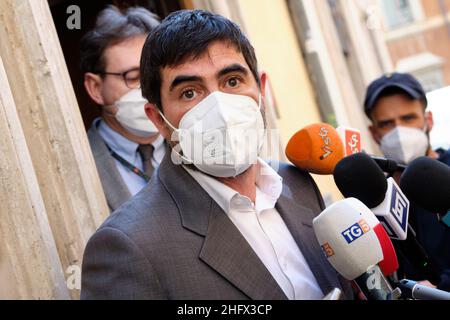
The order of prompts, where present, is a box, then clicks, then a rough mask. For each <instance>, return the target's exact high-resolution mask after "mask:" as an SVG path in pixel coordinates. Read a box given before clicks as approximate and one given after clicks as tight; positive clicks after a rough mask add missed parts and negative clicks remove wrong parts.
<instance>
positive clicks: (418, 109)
mask: <svg viewBox="0 0 450 320" xmlns="http://www.w3.org/2000/svg"><path fill="white" fill-rule="evenodd" d="M426 108H427V98H426V94H425V91H424V89H423V87H422V85H421V84H420V83H419V82H418V81H417V80H416V79H415V78H414V77H413V76H412V75H410V74H404V73H393V74H388V75H384V76H382V77H381V78H379V79H377V80H375V81H374V82H373V83H372V84H371V85H370V86H369V87H368V89H367V94H366V99H365V103H364V109H365V113H366V115H367V116H368V117H369V119H370V120H371V122H372V125H371V126H370V127H369V129H370V132H371V134H372V136H373V138H374V140H375V141H376V142H377V144H378V145H379V146H380V149H381V151H382V152H383V153H384V155H385V157H386V158H389V159H392V160H395V161H396V162H397V163H400V164H404V165H408V164H409V163H411V162H412V161H414V160H415V159H417V158H419V157H422V156H428V157H431V158H433V159H437V160H439V161H441V162H443V163H446V164H447V165H450V151H444V150H437V151H434V150H433V149H432V148H431V145H430V131H431V130H432V129H433V115H432V114H431V112H429V111H428V112H427V111H426ZM395 178H396V180H397V181H398V180H399V178H400V177H399V176H398V177H395ZM409 222H410V224H411V226H412V227H413V229H414V230H415V231H416V233H417V239H418V241H419V242H420V243H421V245H422V246H423V247H424V249H425V251H426V252H427V253H428V255H429V256H430V259H431V260H432V262H433V263H434V264H435V265H436V267H437V268H438V269H439V272H441V273H442V274H441V279H440V280H439V279H437V280H435V281H433V282H440V283H439V288H441V289H445V290H450V279H449V276H448V275H450V272H449V270H450V250H448V248H449V247H450V232H449V230H448V229H447V228H446V227H445V226H444V225H442V224H440V223H439V221H438V219H437V217H436V215H434V214H432V213H430V212H427V211H425V210H423V209H421V208H413V207H412V208H411V210H410V221H409ZM399 258H400V264H401V268H402V269H403V272H404V274H405V276H406V277H407V278H410V279H412V280H423V279H424V277H426V276H425V275H424V274H423V273H421V272H420V271H419V268H417V267H415V266H413V265H412V264H410V263H409V261H407V259H405V257H402V256H400V257H399ZM444 270H447V271H444ZM429 280H430V279H429ZM435 284H438V283H435Z"/></svg>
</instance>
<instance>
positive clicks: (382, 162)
mask: <svg viewBox="0 0 450 320" xmlns="http://www.w3.org/2000/svg"><path fill="white" fill-rule="evenodd" d="M371 158H372V159H373V160H374V161H375V162H376V163H377V165H378V166H379V167H380V169H381V170H383V171H384V172H386V173H388V174H390V175H393V174H394V173H396V172H400V173H402V172H404V171H405V170H406V166H404V165H402V164H398V163H397V162H395V161H394V160H391V159H385V158H380V157H375V156H371Z"/></svg>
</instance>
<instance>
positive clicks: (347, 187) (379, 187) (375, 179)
mask: <svg viewBox="0 0 450 320" xmlns="http://www.w3.org/2000/svg"><path fill="white" fill-rule="evenodd" d="M333 176H334V181H335V183H336V185H337V187H338V188H339V190H340V191H341V193H342V194H343V195H344V197H346V198H356V199H358V200H360V201H362V202H363V203H364V204H365V205H366V206H368V207H369V208H375V207H377V206H378V205H379V204H380V203H382V202H383V200H384V198H385V196H386V191H387V187H388V186H387V181H386V177H385V175H384V173H383V171H381V169H380V168H379V167H378V165H377V164H376V162H375V161H374V160H373V159H372V158H371V157H370V156H369V155H367V154H365V153H357V154H354V155H351V156H348V157H346V158H344V159H342V160H341V161H339V163H338V164H337V165H336V168H335V169H334V174H333Z"/></svg>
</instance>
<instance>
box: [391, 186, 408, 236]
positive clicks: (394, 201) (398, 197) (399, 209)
mask: <svg viewBox="0 0 450 320" xmlns="http://www.w3.org/2000/svg"><path fill="white" fill-rule="evenodd" d="M408 212H409V201H408V199H406V197H405V196H404V195H403V194H402V193H401V191H400V190H398V189H397V188H395V187H393V188H392V197H391V214H392V216H393V217H394V219H395V221H396V222H397V223H398V225H399V226H400V227H401V228H402V230H403V231H404V232H406V230H407V228H408Z"/></svg>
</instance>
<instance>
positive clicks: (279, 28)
mask: <svg viewBox="0 0 450 320" xmlns="http://www.w3.org/2000/svg"><path fill="white" fill-rule="evenodd" d="M238 3H239V8H240V14H241V17H242V20H243V23H244V28H245V30H246V31H247V33H248V36H249V38H250V39H251V42H252V44H253V45H254V47H255V50H256V53H257V56H258V60H259V65H260V69H261V70H264V71H266V72H267V73H268V75H269V77H270V80H271V85H272V88H273V94H274V96H275V100H276V103H277V106H278V111H279V119H278V120H277V124H278V128H279V129H280V134H281V139H282V142H283V143H284V144H286V143H287V142H288V141H289V139H290V138H291V137H292V135H294V134H295V133H296V132H297V131H298V130H300V129H302V128H303V127H305V126H306V125H308V124H312V123H317V122H320V121H321V118H320V114H319V109H318V106H317V103H316V100H315V98H314V92H313V88H312V85H311V82H310V80H309V76H308V72H307V70H306V66H305V64H304V60H303V57H302V55H301V50H300V47H299V44H298V41H297V37H296V34H295V31H294V27H293V25H292V22H291V18H290V15H289V11H288V8H287V5H286V2H285V1H273V0H246V1H238ZM269 24H270V27H268V25H269ZM314 178H315V180H316V181H317V183H318V184H319V188H320V189H321V191H322V193H323V194H324V195H326V194H328V193H331V194H332V195H333V199H334V200H337V199H338V198H339V197H340V193H339V191H338V190H337V188H336V186H335V184H334V181H333V179H332V177H331V176H314Z"/></svg>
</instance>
